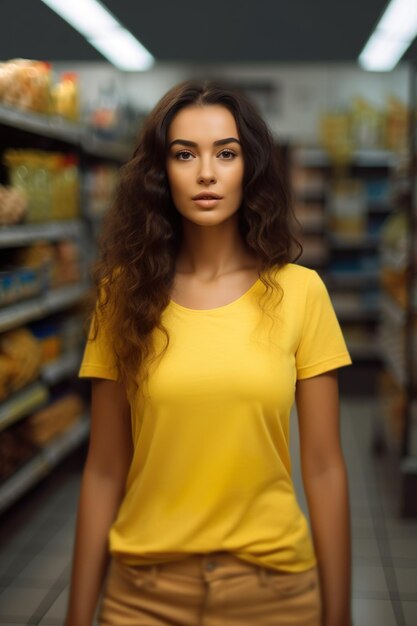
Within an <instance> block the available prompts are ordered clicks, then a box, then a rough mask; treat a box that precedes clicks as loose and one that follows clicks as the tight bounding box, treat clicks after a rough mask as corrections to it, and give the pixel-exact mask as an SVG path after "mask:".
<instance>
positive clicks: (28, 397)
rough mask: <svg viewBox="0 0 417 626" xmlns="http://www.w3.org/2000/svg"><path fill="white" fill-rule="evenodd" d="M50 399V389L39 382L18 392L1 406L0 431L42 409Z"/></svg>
mask: <svg viewBox="0 0 417 626" xmlns="http://www.w3.org/2000/svg"><path fill="white" fill-rule="evenodd" d="M48 398H49V390H48V388H47V387H45V385H44V384H42V383H40V382H39V381H37V382H36V383H33V384H32V385H30V386H29V387H26V388H24V389H21V390H19V391H16V393H14V394H13V396H12V397H11V398H9V399H8V400H6V401H5V402H2V403H1V405H0V431H1V430H4V429H5V428H7V426H10V425H11V424H14V423H15V422H18V421H19V420H20V419H21V418H22V417H25V416H26V415H27V414H28V413H30V412H31V411H35V410H36V409H38V408H39V407H41V406H42V405H43V404H45V402H46V401H47V400H48Z"/></svg>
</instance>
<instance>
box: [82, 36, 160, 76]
mask: <svg viewBox="0 0 417 626" xmlns="http://www.w3.org/2000/svg"><path fill="white" fill-rule="evenodd" d="M90 43H91V44H92V45H93V46H94V47H95V48H97V50H98V51H99V52H101V54H103V55H104V56H105V57H107V59H109V61H111V63H113V64H114V65H116V66H117V67H118V68H120V69H121V70H137V68H138V67H140V68H141V69H142V70H144V69H148V67H150V66H151V65H152V63H153V60H152V57H151V56H150V54H149V53H148V52H147V50H145V48H144V47H143V46H142V45H141V44H140V43H139V42H138V40H137V39H136V38H135V37H134V36H133V35H132V34H131V33H130V32H129V31H127V30H125V29H124V28H119V29H117V30H114V31H112V32H111V33H109V34H108V35H107V34H106V35H104V36H102V37H94V38H92V39H90Z"/></svg>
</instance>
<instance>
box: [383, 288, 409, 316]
mask: <svg viewBox="0 0 417 626" xmlns="http://www.w3.org/2000/svg"><path fill="white" fill-rule="evenodd" d="M381 313H382V314H383V315H385V316H386V317H388V318H389V320H390V321H391V322H394V323H395V324H404V322H405V316H406V311H405V309H404V308H403V307H401V305H400V304H399V303H398V302H396V301H395V300H394V299H393V298H392V297H391V296H390V295H389V294H388V293H387V292H386V291H384V292H383V294H382V296H381Z"/></svg>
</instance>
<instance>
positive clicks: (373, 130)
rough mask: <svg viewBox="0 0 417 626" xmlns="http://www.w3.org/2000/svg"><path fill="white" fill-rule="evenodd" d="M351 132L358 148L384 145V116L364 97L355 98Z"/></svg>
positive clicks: (372, 147) (374, 147) (375, 147)
mask: <svg viewBox="0 0 417 626" xmlns="http://www.w3.org/2000/svg"><path fill="white" fill-rule="evenodd" d="M351 133H352V139H353V143H354V145H355V148H356V149H359V150H360V149H377V148H382V147H383V135H384V117H383V115H382V113H381V112H380V111H379V110H378V109H377V108H376V107H375V106H373V105H372V104H370V103H369V102H367V101H366V100H365V99H364V98H360V97H358V98H355V99H354V100H353V102H352V108H351Z"/></svg>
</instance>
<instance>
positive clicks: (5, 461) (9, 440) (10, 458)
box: [0, 422, 38, 482]
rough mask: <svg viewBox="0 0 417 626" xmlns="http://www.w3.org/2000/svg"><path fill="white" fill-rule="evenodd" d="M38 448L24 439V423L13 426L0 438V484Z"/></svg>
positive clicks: (31, 456) (30, 457)
mask: <svg viewBox="0 0 417 626" xmlns="http://www.w3.org/2000/svg"><path fill="white" fill-rule="evenodd" d="M37 451H38V447H37V446H36V445H35V444H34V443H33V442H31V441H30V440H29V439H27V438H26V437H25V434H24V423H22V422H19V423H17V424H13V425H12V426H10V427H9V428H8V429H7V430H5V431H3V432H2V433H1V436H0V482H2V481H4V480H7V478H9V476H11V475H12V474H14V473H15V472H16V471H17V470H18V469H19V468H20V467H22V466H23V465H24V464H25V463H27V462H28V461H29V460H30V459H32V458H33V456H34V455H35V454H36V453H37Z"/></svg>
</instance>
